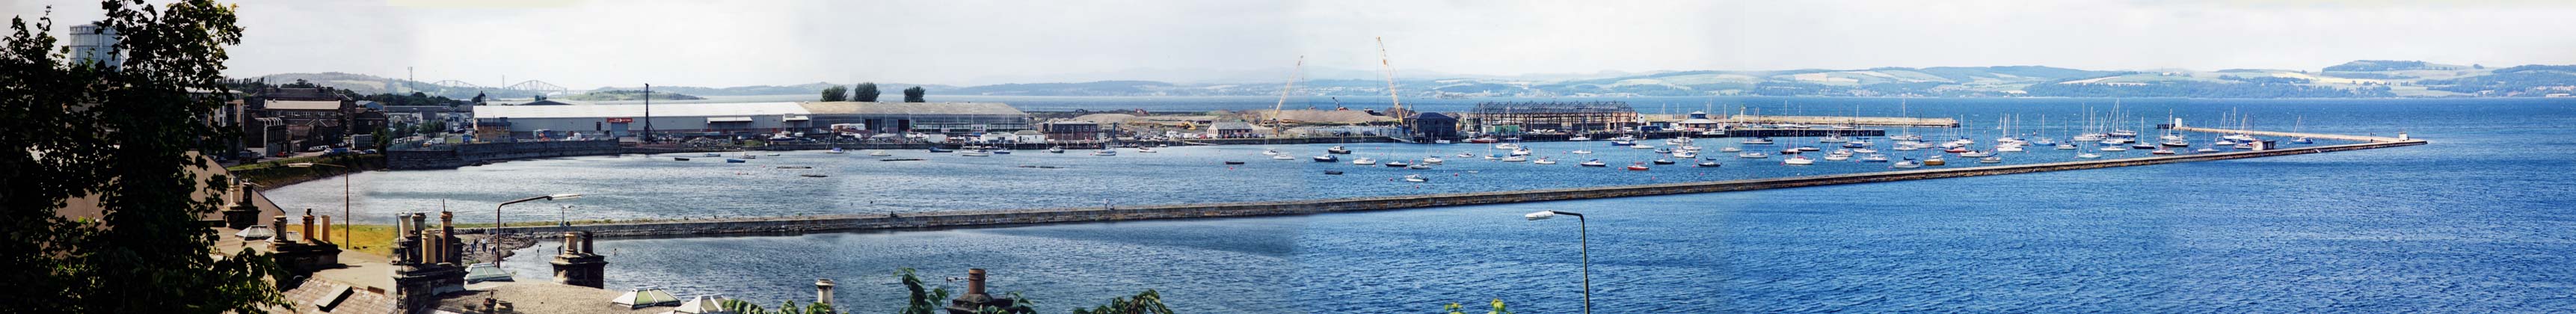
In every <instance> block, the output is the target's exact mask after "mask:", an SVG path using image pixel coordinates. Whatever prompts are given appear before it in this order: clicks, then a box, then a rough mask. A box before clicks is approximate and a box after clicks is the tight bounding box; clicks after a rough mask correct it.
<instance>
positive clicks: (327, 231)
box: [322, 215, 339, 244]
mask: <svg viewBox="0 0 2576 314" xmlns="http://www.w3.org/2000/svg"><path fill="white" fill-rule="evenodd" d="M322 243H332V244H338V243H339V242H331V215H322Z"/></svg>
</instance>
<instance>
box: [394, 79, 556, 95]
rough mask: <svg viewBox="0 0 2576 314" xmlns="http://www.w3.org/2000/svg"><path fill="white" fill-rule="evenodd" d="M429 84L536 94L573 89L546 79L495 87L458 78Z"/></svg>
mask: <svg viewBox="0 0 2576 314" xmlns="http://www.w3.org/2000/svg"><path fill="white" fill-rule="evenodd" d="M429 84H430V85H438V86H439V87H447V88H455V89H470V90H492V91H510V92H525V93H536V94H558V93H567V92H571V91H572V89H568V88H564V87H563V86H561V85H555V84H554V83H547V82H546V81H539V80H527V81H521V82H519V83H518V84H510V86H508V87H500V88H494V87H489V86H483V85H475V84H474V83H466V82H465V81H458V80H445V81H438V82H436V83H429Z"/></svg>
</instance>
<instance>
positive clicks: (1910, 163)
mask: <svg viewBox="0 0 2576 314" xmlns="http://www.w3.org/2000/svg"><path fill="white" fill-rule="evenodd" d="M1887 167H1888V168H1899V169H1912V168H1922V167H1923V163H1920V162H1915V161H1914V159H1913V158H1906V159H1905V161H1898V162H1896V164H1893V165H1887Z"/></svg>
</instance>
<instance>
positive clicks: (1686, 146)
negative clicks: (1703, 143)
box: [1673, 145, 1699, 151]
mask: <svg viewBox="0 0 2576 314" xmlns="http://www.w3.org/2000/svg"><path fill="white" fill-rule="evenodd" d="M1673 150H1687V151H1699V146H1690V145H1682V147H1674V148H1673Z"/></svg>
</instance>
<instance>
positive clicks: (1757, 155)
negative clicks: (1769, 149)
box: [1735, 152, 1771, 159]
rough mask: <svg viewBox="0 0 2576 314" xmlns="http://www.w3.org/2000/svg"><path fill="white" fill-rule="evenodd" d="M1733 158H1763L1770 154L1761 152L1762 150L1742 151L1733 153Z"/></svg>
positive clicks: (1769, 156)
mask: <svg viewBox="0 0 2576 314" xmlns="http://www.w3.org/2000/svg"><path fill="white" fill-rule="evenodd" d="M1735 158H1745V159H1763V158H1771V154H1764V153H1762V152H1744V153H1740V154H1735Z"/></svg>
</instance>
